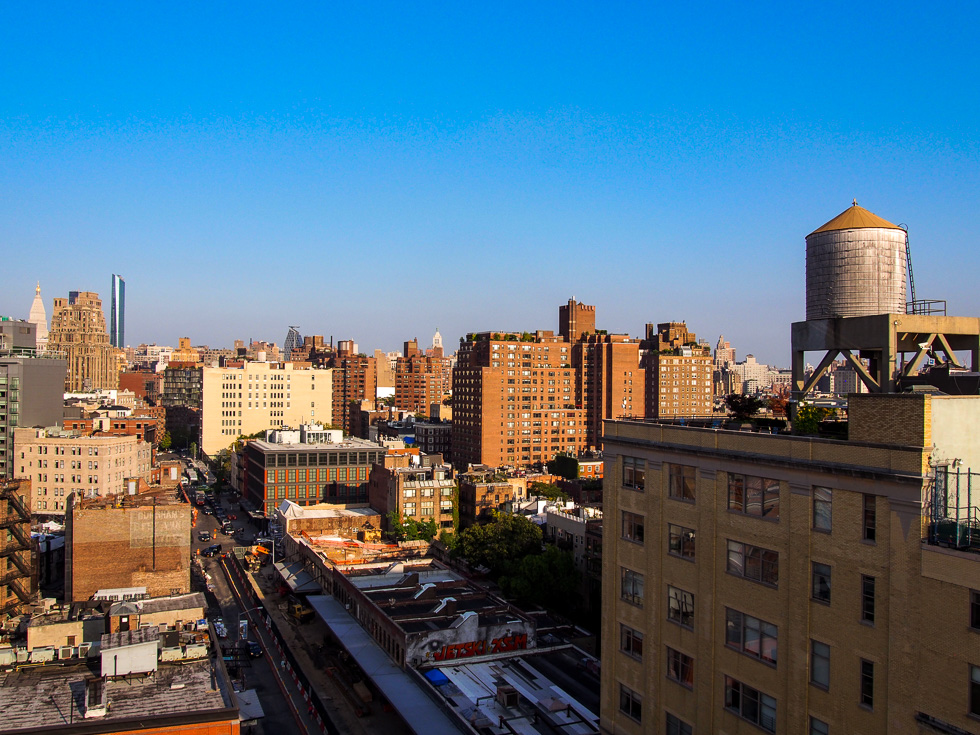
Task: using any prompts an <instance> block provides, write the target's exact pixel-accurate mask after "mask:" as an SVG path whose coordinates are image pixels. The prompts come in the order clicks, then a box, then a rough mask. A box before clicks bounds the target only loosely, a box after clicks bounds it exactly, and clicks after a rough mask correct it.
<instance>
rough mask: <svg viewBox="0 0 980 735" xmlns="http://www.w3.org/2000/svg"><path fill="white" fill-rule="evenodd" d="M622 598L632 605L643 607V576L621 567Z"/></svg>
mask: <svg viewBox="0 0 980 735" xmlns="http://www.w3.org/2000/svg"><path fill="white" fill-rule="evenodd" d="M621 570H622V577H621V583H622V584H621V594H622V598H623V599H624V600H625V601H626V602H629V603H630V604H633V605H640V606H641V607H642V606H643V575H642V574H640V573H639V572H634V571H633V570H632V569H627V568H626V567H621Z"/></svg>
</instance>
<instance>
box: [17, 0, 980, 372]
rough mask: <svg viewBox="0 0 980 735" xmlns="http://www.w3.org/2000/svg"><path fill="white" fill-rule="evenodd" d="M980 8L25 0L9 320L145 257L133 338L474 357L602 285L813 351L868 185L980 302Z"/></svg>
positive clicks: (698, 327)
mask: <svg viewBox="0 0 980 735" xmlns="http://www.w3.org/2000/svg"><path fill="white" fill-rule="evenodd" d="M48 13H50V15H48ZM978 16H980V10H978V9H977V8H973V7H965V8H949V7H939V8H921V7H916V6H911V5H908V6H901V5H899V6H896V5H888V6H885V5H881V6H878V7H875V6H871V7H868V8H865V9H864V15H863V16H860V17H855V14H854V11H853V9H851V8H849V7H845V6H839V7H836V8H835V7H821V8H820V9H819V10H809V9H806V8H781V9H780V11H779V13H778V14H774V13H772V12H771V11H768V10H766V9H763V8H751V9H745V8H739V9H738V10H737V11H736V10H735V9H728V8H724V7H721V6H718V7H715V8H714V9H713V10H709V11H708V12H707V13H706V14H705V12H704V11H703V9H694V8H691V9H685V8H669V9H660V8H657V9H653V8H646V9H638V8H635V7H632V6H629V5H625V4H622V5H612V6H604V8H603V9H602V10H601V11H598V10H594V9H588V8H584V7H575V6H572V7H565V6H562V7H561V9H560V10H559V8H558V6H548V5H541V6H536V7H535V8H531V9H528V8H525V7H522V6H517V5H516V4H515V5H507V4H501V5H499V6H494V8H492V9H489V8H488V9H453V10H450V11H443V12H441V13H440V12H435V11H425V10H418V9H408V8H404V7H401V6H396V5H392V6H381V5H378V6H371V7H369V8H360V9H357V10H353V9H341V8H333V9H323V8H301V9H295V10H282V9H276V10H275V11H271V12H269V11H264V10H260V9H257V8H254V7H252V8H249V7H245V8H241V9H238V10H237V11H236V14H234V15H232V14H231V13H227V12H222V11H220V10H212V9H205V10H199V9H193V10H184V11H181V10H180V9H168V10H167V11H166V12H164V11H162V10H161V11H156V10H154V9H145V8H129V7H124V9H123V10H121V11H120V12H117V13H115V14H112V15H111V17H106V18H103V17H99V16H94V15H93V16H90V15H86V14H85V11H84V10H82V9H79V8H77V7H75V6H71V5H68V4H64V5H59V6H58V7H57V8H55V9H51V8H46V9H36V8H19V9H5V10H4V11H3V17H4V21H5V22H4V23H2V24H0V39H2V41H3V43H2V44H0V61H2V62H3V68H4V69H5V70H6V73H5V74H4V75H3V76H2V77H0V151H2V152H3V153H2V162H3V165H2V166H0V190H2V191H3V192H4V196H3V197H0V242H3V245H4V247H5V249H6V250H7V252H11V253H16V254H17V257H16V258H14V259H13V262H12V263H11V267H10V268H8V269H5V270H4V273H3V274H0V286H2V288H3V292H4V294H5V296H4V298H3V299H2V300H0V313H4V314H9V315H11V316H15V317H19V318H26V317H27V314H28V308H29V305H30V304H29V301H28V299H29V298H30V294H29V293H28V289H29V288H31V287H33V286H34V284H35V283H36V281H38V280H40V281H41V283H42V286H43V288H44V293H45V294H46V296H47V299H51V298H54V297H59V296H60V297H63V296H65V295H67V293H68V292H69V291H72V290H80V291H85V290H89V291H95V292H98V293H100V295H101V297H102V298H103V300H104V301H106V302H108V301H109V298H108V294H106V293H105V292H104V284H105V283H106V278H107V277H108V275H109V274H110V273H111V272H112V271H113V270H118V271H121V272H123V273H125V274H126V280H127V281H128V285H129V286H130V287H131V289H132V290H131V293H130V299H129V303H128V304H127V314H126V318H127V321H128V322H129V324H128V325H127V326H128V339H127V342H128V343H129V344H131V345H135V344H139V343H140V342H146V343H152V342H155V343H158V344H175V343H176V341H177V338H178V337H179V336H185V335H188V336H190V337H191V340H192V342H193V343H194V344H209V345H216V346H230V345H231V344H232V340H234V339H236V338H242V339H245V340H248V339H249V338H254V339H257V340H259V339H261V340H268V341H276V342H279V341H280V340H281V339H282V335H283V334H284V333H285V331H286V329H287V327H288V325H290V324H295V323H298V324H299V325H300V327H301V331H302V333H304V334H323V335H324V336H325V337H327V338H329V337H330V336H331V335H332V336H333V337H334V340H335V341H337V340H340V339H354V340H355V341H356V342H358V344H359V345H360V346H361V348H362V349H364V350H367V351H372V350H373V349H374V348H379V349H383V350H385V351H389V350H395V349H398V347H399V346H400V345H401V343H402V342H404V340H405V339H410V338H413V337H419V338H420V339H423V338H424V339H427V338H428V335H429V334H431V331H432V330H434V329H435V327H436V326H437V325H438V327H439V328H440V330H441V331H442V333H443V334H444V335H445V337H446V345H447V349H448V351H450V352H451V351H454V350H455V347H456V345H457V344H458V340H459V338H460V337H461V336H463V335H464V334H465V333H467V332H479V331H485V330H522V331H523V330H535V329H554V330H556V329H557V324H556V321H555V318H554V309H555V308H556V307H557V306H558V305H560V304H562V303H564V302H565V301H566V300H567V299H568V298H569V297H574V298H576V299H577V300H579V301H582V302H584V303H588V304H594V305H595V306H596V309H597V323H596V326H597V327H598V328H600V329H608V330H609V331H610V332H620V333H627V334H630V335H631V336H639V335H641V334H642V333H643V326H644V324H646V323H647V322H651V323H658V322H666V321H675V320H681V319H684V320H686V321H687V323H688V325H689V326H690V328H691V329H692V330H693V331H695V332H696V333H697V334H698V335H699V337H702V338H704V339H707V340H708V341H709V342H710V343H711V344H714V342H715V341H716V340H717V338H718V335H719V334H724V335H725V337H726V339H728V340H729V341H731V343H732V344H733V345H734V346H735V347H736V348H737V349H738V357H739V359H743V358H744V356H745V355H746V354H747V353H752V354H754V355H756V357H757V358H758V359H759V360H760V362H766V363H770V364H776V365H782V366H785V365H787V364H788V363H789V356H790V350H789V325H790V323H791V322H793V321H798V320H801V319H802V318H803V316H804V307H805V304H804V256H805V249H804V237H805V236H806V235H807V234H808V233H809V232H811V231H813V230H814V229H816V228H817V227H819V226H821V225H822V224H823V223H824V222H827V221H828V220H830V219H831V218H833V217H835V216H836V215H837V214H839V213H840V212H841V211H843V210H844V209H845V208H846V207H847V206H848V205H849V204H850V202H851V200H852V198H857V200H858V202H859V203H860V204H861V205H862V206H864V207H866V208H867V209H869V210H871V211H872V212H874V213H876V214H878V215H879V216H881V217H883V218H885V219H887V220H889V221H891V222H895V223H905V224H907V225H908V226H909V231H910V236H911V247H912V256H913V266H914V272H915V276H916V293H917V295H918V296H919V297H920V298H939V299H947V300H948V302H949V306H948V310H949V313H950V314H957V315H973V314H977V313H980V296H978V295H977V293H976V289H975V288H974V287H973V284H972V279H971V278H970V273H975V272H976V271H977V265H978V260H977V258H978V256H977V255H976V253H977V252H978V250H980V249H978V248H977V244H976V242H975V241H976V236H975V234H974V233H975V232H976V231H978V230H980V213H978V212H977V211H976V207H975V202H976V200H977V197H978V194H980V167H978V166H977V163H978V158H980V147H978V135H977V133H978V130H977V124H978V123H977V122H976V121H977V120H980V116H978V115H977V107H978V105H980V102H978V100H980V95H977V94H976V91H977V90H976V87H977V80H976V78H975V75H974V74H973V71H974V70H975V68H976V61H977V59H976V52H975V49H974V46H973V43H972V40H971V38H970V35H969V29H970V28H972V26H973V25H974V24H975V21H976V20H978V19H980V18H978ZM515 17H517V18H519V19H520V22H515ZM705 17H707V22H706V21H705ZM50 18H57V21H56V22H52V21H51V20H50ZM842 18H843V19H846V20H847V21H849V22H844V23H842V22H841V19H842ZM872 19H873V21H874V22H873V23H871V22H870V21H871V20H872ZM871 26H873V28H874V30H873V31H872V30H870V27H871ZM817 38H819V39H820V44H821V45H820V46H819V47H818V46H816V45H814V44H811V43H809V42H808V41H807V39H817ZM896 38H901V39H902V42H901V43H896V42H895V41H894V40H893V39H896ZM379 265H380V266H381V268H379V267H378V266H379ZM407 302H410V304H407ZM161 305H164V308H161ZM50 306H51V302H50V301H48V303H46V307H47V308H50Z"/></svg>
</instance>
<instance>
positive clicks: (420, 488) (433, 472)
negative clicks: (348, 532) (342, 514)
mask: <svg viewBox="0 0 980 735" xmlns="http://www.w3.org/2000/svg"><path fill="white" fill-rule="evenodd" d="M455 489H456V482H455V480H453V473H452V468H451V467H448V466H439V467H419V466H417V465H412V466H408V467H386V466H385V465H383V464H378V465H375V466H374V467H372V468H371V479H370V481H369V483H368V503H369V504H370V505H371V507H372V508H375V509H376V510H378V511H379V512H380V513H381V523H382V528H383V529H384V530H386V531H390V530H391V524H390V522H389V517H388V514H389V513H394V514H395V515H396V516H399V517H401V518H402V519H406V520H407V519H409V518H412V519H414V520H416V521H418V522H420V523H424V522H427V521H434V522H435V524H436V528H438V529H439V530H440V531H449V532H452V530H453V508H454V503H453V495H454V491H455Z"/></svg>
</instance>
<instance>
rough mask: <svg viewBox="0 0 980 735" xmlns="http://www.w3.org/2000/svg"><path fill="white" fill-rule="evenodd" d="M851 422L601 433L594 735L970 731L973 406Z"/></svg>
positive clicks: (953, 402) (979, 663)
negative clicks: (784, 430) (813, 433)
mask: <svg viewBox="0 0 980 735" xmlns="http://www.w3.org/2000/svg"><path fill="white" fill-rule="evenodd" d="M849 413H850V418H849V429H850V431H849V439H848V440H844V441H840V440H826V439H818V438H811V437H801V436H776V435H763V434H753V433H746V432H733V431H725V430H717V429H699V428H690V427H680V426H672V425H667V424H658V423H652V422H650V423H647V422H640V421H613V422H607V423H606V431H605V436H604V455H605V460H606V470H605V489H604V500H605V502H604V528H603V536H604V544H603V546H604V548H603V552H602V553H603V623H602V651H603V661H602V715H601V727H602V730H603V732H608V733H624V734H629V733H657V732H661V733H671V734H676V733H715V732H724V733H729V734H731V735H735V734H736V733H758V732H771V733H776V732H778V733H804V734H808V735H826V734H827V733H857V732H860V733H863V734H865V735H873V734H874V733H882V734H884V733H897V732H902V733H923V734H924V733H936V732H943V733H968V732H978V731H980V730H978V723H980V553H978V552H980V525H978V524H977V522H976V519H977V518H978V515H980V497H978V494H977V493H976V491H975V490H974V491H973V493H972V499H971V495H970V488H971V487H976V480H977V477H978V475H977V474H974V473H976V472H977V469H978V468H980V442H978V440H977V438H976V436H975V434H974V433H973V432H971V431H969V430H968V427H970V426H976V425H977V421H978V420H980V397H978V396H930V395H921V394H918V395H914V394H873V395H852V396H850V406H849ZM971 480H972V482H971Z"/></svg>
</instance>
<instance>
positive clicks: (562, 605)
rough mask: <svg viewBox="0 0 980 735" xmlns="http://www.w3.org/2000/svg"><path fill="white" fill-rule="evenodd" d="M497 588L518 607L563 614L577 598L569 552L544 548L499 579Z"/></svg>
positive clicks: (574, 571) (574, 570)
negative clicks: (536, 607) (533, 606)
mask: <svg viewBox="0 0 980 735" xmlns="http://www.w3.org/2000/svg"><path fill="white" fill-rule="evenodd" d="M500 588H501V589H502V590H503V592H504V594H505V595H507V596H508V597H512V598H514V599H515V600H516V601H517V602H518V603H519V604H522V605H541V606H543V607H546V608H548V609H549V610H556V611H559V612H561V613H562V614H565V615H567V614H568V613H569V611H570V609H571V608H573V607H575V606H576V602H577V600H578V597H579V573H578V570H577V569H575V559H574V557H573V556H572V553H571V552H570V551H562V550H561V549H559V548H558V547H557V546H551V545H549V546H547V547H546V548H545V551H544V553H543V554H529V555H528V556H525V557H524V558H523V559H521V560H520V561H518V562H516V564H515V565H514V569H513V572H512V573H510V574H507V575H505V576H503V577H501V578H500Z"/></svg>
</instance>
